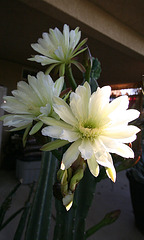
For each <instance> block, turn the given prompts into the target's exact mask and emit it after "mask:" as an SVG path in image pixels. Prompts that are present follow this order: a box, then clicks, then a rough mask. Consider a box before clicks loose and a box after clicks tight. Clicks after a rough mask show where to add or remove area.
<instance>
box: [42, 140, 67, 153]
mask: <svg viewBox="0 0 144 240" xmlns="http://www.w3.org/2000/svg"><path fill="white" fill-rule="evenodd" d="M68 143H69V141H66V140H61V139H57V140H54V141H52V142H49V143H46V144H45V145H43V146H42V147H41V149H40V150H42V151H52V150H55V149H57V148H60V147H63V146H65V145H66V144H68Z"/></svg>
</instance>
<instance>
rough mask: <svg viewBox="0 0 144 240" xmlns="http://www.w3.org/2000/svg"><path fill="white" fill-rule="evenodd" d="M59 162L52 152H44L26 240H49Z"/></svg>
mask: <svg viewBox="0 0 144 240" xmlns="http://www.w3.org/2000/svg"><path fill="white" fill-rule="evenodd" d="M56 166H57V160H56V158H55V157H54V156H53V155H52V153H51V152H44V154H43V158H42V167H41V172H40V178H39V181H38V186H37V189H36V194H35V197H34V202H33V206H32V210H31V215H30V218H29V221H28V227H27V231H26V237H25V240H48V239H49V228H50V220H51V209H52V197H53V183H54V180H55V174H56Z"/></svg>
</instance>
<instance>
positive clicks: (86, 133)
mask: <svg viewBox="0 0 144 240" xmlns="http://www.w3.org/2000/svg"><path fill="white" fill-rule="evenodd" d="M79 132H80V133H81V138H87V139H90V140H94V139H95V138H96V137H98V136H99V135H100V133H101V129H100V128H97V127H95V126H94V125H93V124H88V123H85V124H83V125H82V124H80V125H79Z"/></svg>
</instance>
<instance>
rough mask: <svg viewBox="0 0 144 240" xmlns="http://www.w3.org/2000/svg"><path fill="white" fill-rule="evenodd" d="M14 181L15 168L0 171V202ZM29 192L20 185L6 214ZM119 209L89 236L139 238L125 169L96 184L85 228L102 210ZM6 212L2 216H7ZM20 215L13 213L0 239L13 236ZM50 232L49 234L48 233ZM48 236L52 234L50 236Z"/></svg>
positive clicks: (120, 239) (8, 239)
mask: <svg viewBox="0 0 144 240" xmlns="http://www.w3.org/2000/svg"><path fill="white" fill-rule="evenodd" d="M16 183H17V179H16V177H15V172H10V171H3V170H1V171H0V203H1V202H2V201H3V199H4V198H5V196H6V195H7V194H8V193H9V191H10V190H11V189H12V188H13V186H14V185H15V184H16ZM28 192H29V187H28V186H27V185H22V186H21V187H20V188H19V190H18V191H17V192H16V194H15V195H14V198H13V202H12V206H11V208H10V209H9V211H8V213H7V216H8V215H11V213H13V212H14V211H15V210H16V209H19V208H20V207H21V206H23V203H24V202H25V200H26V198H27V196H28ZM116 209H120V210H121V214H120V217H119V219H118V220H117V221H116V222H115V223H113V224H111V225H108V226H106V227H103V228H101V229H100V230H99V231H98V232H97V233H95V235H93V236H91V237H89V238H88V239H89V240H96V239H98V240H143V239H144V235H142V234H141V233H140V232H139V231H138V229H137V228H136V227H135V223H134V215H133V210H132V205H131V199H130V193H129V183H128V179H127V177H126V174H125V172H121V173H118V174H117V181H116V183H115V184H113V183H112V182H111V181H110V180H109V179H106V180H104V181H101V182H100V183H99V184H98V185H97V189H96V194H95V197H94V201H93V204H92V206H91V209H90V211H89V214H88V218H87V228H89V227H91V226H93V225H94V224H96V223H98V222H99V221H100V220H101V219H102V218H103V217H104V215H105V214H106V213H108V212H111V211H113V210H116ZM7 216H6V217H7ZM19 218H20V216H18V217H16V218H15V219H14V220H13V221H12V222H11V223H9V224H8V225H7V227H6V228H4V229H3V230H2V231H1V232H0V240H13V236H14V233H15V230H16V227H17V224H18V222H19ZM51 235H52V234H51ZM50 240H52V238H51V239H50Z"/></svg>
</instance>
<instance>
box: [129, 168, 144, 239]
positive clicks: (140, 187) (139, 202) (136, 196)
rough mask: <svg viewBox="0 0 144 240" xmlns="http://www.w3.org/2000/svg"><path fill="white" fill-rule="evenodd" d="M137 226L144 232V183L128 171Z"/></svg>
mask: <svg viewBox="0 0 144 240" xmlns="http://www.w3.org/2000/svg"><path fill="white" fill-rule="evenodd" d="M127 177H128V179H129V184H130V194H131V201H132V206H133V211H134V216H135V224H136V227H137V228H138V229H139V230H140V231H141V232H142V233H143V234H144V184H143V183H141V182H138V181H136V180H135V178H134V177H133V175H132V174H131V172H130V171H129V172H127Z"/></svg>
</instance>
